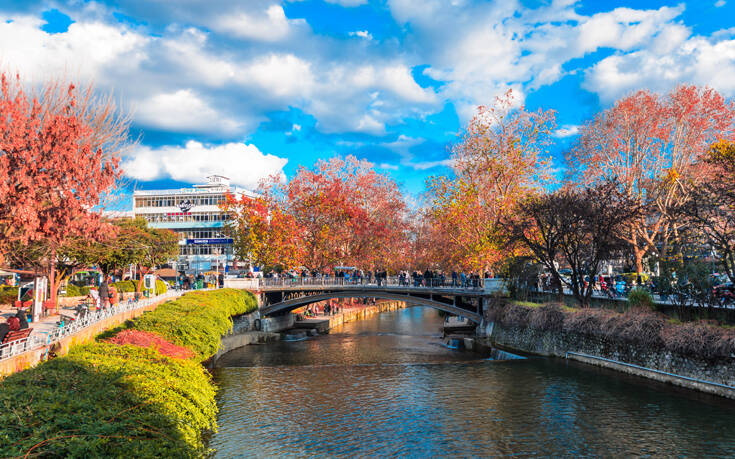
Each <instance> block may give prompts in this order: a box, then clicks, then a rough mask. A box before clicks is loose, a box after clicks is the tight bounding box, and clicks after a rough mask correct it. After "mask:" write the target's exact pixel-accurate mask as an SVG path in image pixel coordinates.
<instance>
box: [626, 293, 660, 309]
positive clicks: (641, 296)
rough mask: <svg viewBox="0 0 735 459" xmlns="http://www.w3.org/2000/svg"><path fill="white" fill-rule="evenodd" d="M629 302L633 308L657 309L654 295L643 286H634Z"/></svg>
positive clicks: (629, 294) (629, 295)
mask: <svg viewBox="0 0 735 459" xmlns="http://www.w3.org/2000/svg"><path fill="white" fill-rule="evenodd" d="M628 304H629V305H630V307H631V308H641V309H647V310H649V311H654V310H655V309H656V305H655V303H654V302H653V296H651V294H650V293H649V292H648V290H645V289H642V288H634V289H633V290H631V291H630V293H628Z"/></svg>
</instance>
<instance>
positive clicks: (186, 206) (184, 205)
mask: <svg viewBox="0 0 735 459" xmlns="http://www.w3.org/2000/svg"><path fill="white" fill-rule="evenodd" d="M192 207H193V206H192V204H191V201H190V200H188V199H187V200H186V201H181V202H180V203H179V209H181V211H182V212H184V213H186V212H189V211H190V210H191V208H192Z"/></svg>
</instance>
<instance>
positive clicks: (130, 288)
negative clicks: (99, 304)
mask: <svg viewBox="0 0 735 459" xmlns="http://www.w3.org/2000/svg"><path fill="white" fill-rule="evenodd" d="M112 285H114V286H115V288H116V289H117V291H118V292H123V293H131V292H134V291H135V282H134V281H132V280H124V281H117V282H113V283H112Z"/></svg>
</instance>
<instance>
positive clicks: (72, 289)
mask: <svg viewBox="0 0 735 459" xmlns="http://www.w3.org/2000/svg"><path fill="white" fill-rule="evenodd" d="M87 295H89V287H87V286H86V285H84V286H79V285H76V284H72V283H69V284H68V285H67V286H66V294H65V295H64V296H66V297H72V296H87Z"/></svg>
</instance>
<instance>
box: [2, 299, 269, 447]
mask: <svg viewBox="0 0 735 459" xmlns="http://www.w3.org/2000/svg"><path fill="white" fill-rule="evenodd" d="M256 308H257V304H256V300H255V298H254V296H253V295H252V294H250V293H248V292H243V291H236V290H232V289H223V290H216V291H208V292H193V293H188V294H186V295H184V296H182V297H180V298H178V299H177V300H175V301H169V302H166V303H164V304H162V305H160V306H159V307H158V308H156V309H155V310H154V311H151V312H149V313H147V314H144V315H143V316H141V317H139V318H137V319H135V320H131V321H128V322H126V323H125V324H123V325H121V326H119V327H117V328H113V329H110V330H108V331H106V332H105V333H102V334H101V335H98V336H97V337H96V340H95V341H94V342H91V343H88V344H83V345H76V346H72V348H71V349H70V351H69V354H68V355H66V356H64V357H59V358H55V359H53V360H51V361H48V362H45V363H42V364H40V365H38V366H37V367H35V368H32V369H28V370H25V371H21V372H19V373H16V374H14V375H11V376H8V377H7V378H5V379H4V380H3V381H1V382H0V456H2V457H14V456H23V455H31V456H33V455H38V456H45V455H48V456H59V457H70V456H78V457H107V456H113V457H121V456H126V457H151V456H164V457H200V456H203V455H206V454H207V450H206V446H205V444H204V442H203V434H204V433H205V432H208V431H213V430H216V414H217V407H216V403H215V398H214V396H215V393H216V388H215V386H214V384H213V382H212V380H211V377H210V375H209V373H208V372H207V371H206V370H205V368H204V367H203V365H202V364H201V362H202V361H204V360H206V359H208V358H210V357H211V356H212V355H214V354H215V353H216V352H217V350H218V349H219V346H220V338H221V337H222V336H223V335H225V334H227V333H228V332H229V331H230V330H231V329H232V325H233V323H232V319H231V317H233V316H239V315H243V314H246V313H249V312H251V311H253V310H255V309H256ZM123 332H125V333H123ZM151 337H153V338H155V339H154V341H153V342H156V343H158V344H157V345H154V346H151V347H143V346H145V344H142V343H145V342H151V341H150V338H151ZM182 355H186V356H189V357H182Z"/></svg>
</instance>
